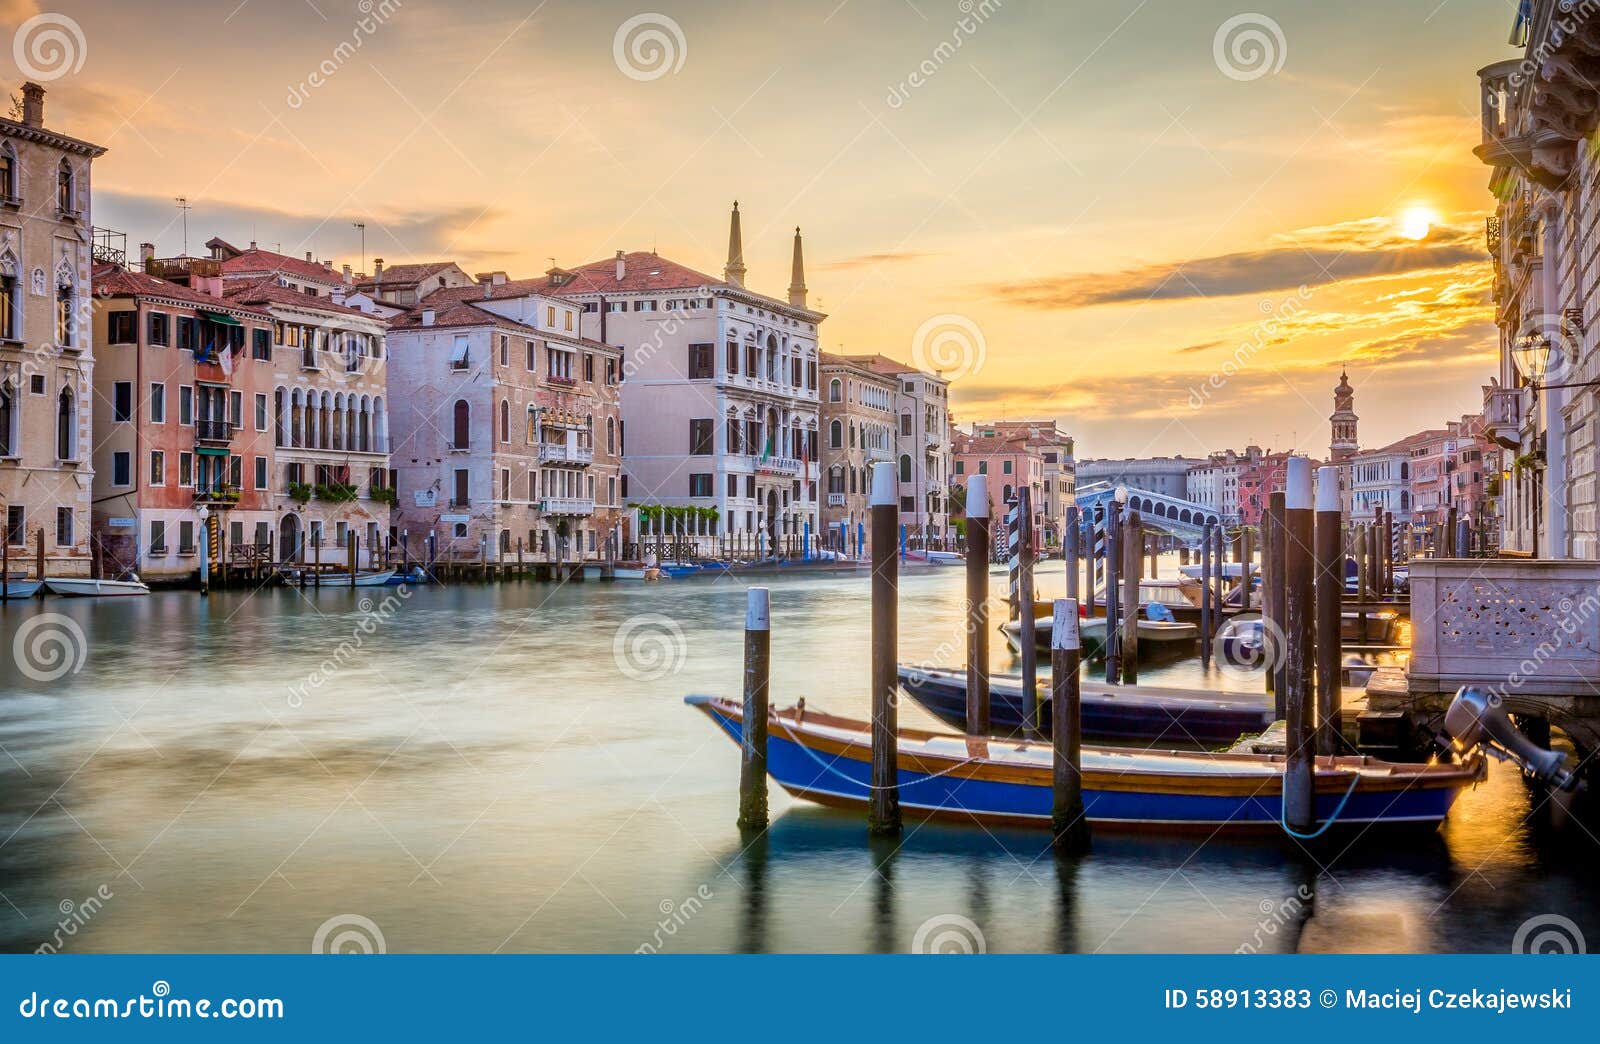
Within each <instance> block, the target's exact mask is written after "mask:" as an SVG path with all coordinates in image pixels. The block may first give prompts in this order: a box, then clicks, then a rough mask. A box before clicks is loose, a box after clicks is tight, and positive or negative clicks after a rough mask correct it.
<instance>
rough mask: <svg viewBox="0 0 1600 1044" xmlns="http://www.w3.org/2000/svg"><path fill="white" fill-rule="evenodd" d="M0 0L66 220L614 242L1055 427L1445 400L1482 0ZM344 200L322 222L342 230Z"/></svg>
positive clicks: (1102, 441)
mask: <svg viewBox="0 0 1600 1044" xmlns="http://www.w3.org/2000/svg"><path fill="white" fill-rule="evenodd" d="M42 5H43V6H41V2H36V0H0V25H3V26H4V28H5V31H6V33H7V34H8V35H9V36H10V38H11V43H12V46H11V47H10V48H0V66H4V67H5V70H6V71H5V75H6V77H7V80H8V85H9V86H10V88H11V89H12V90H13V91H14V90H15V88H16V86H17V85H19V84H20V82H21V81H22V80H23V79H24V78H26V76H28V75H31V76H33V78H35V79H39V80H40V81H41V82H43V83H44V84H45V86H46V88H47V90H48V91H49V95H48V98H47V103H46V124H47V126H49V127H51V128H53V129H56V130H59V131H62V132H63V133H68V134H72V135H74V136H77V137H81V138H86V139H89V140H91V141H94V142H97V143H99V144H102V145H105V146H107V148H108V150H109V151H108V152H107V153H106V155H105V156H104V157H102V158H101V159H99V160H97V161H96V163H95V167H94V175H93V180H94V201H93V207H94V210H93V217H94V221H95V224H96V225H98V226H102V227H109V228H113V229H116V230H118V231H121V232H124V233H126V234H127V237H128V243H129V245H130V248H132V247H133V246H134V245H136V244H137V243H139V242H141V241H151V242H154V243H155V244H156V247H157V253H158V254H159V255H163V256H166V255H174V254H178V253H180V252H182V251H183V249H184V232H183V226H182V220H181V215H180V211H179V210H178V208H177V207H176V205H175V203H174V200H175V197H179V196H182V197H184V198H186V199H187V200H188V202H189V204H190V206H191V208H192V209H190V210H189V211H187V216H188V240H187V245H188V249H189V250H190V251H193V252H202V249H203V248H202V245H203V244H204V242H205V241H206V240H207V239H209V238H210V237H211V236H214V235H217V236H221V237H223V238H224V239H228V240H229V241H231V242H234V243H237V244H241V245H242V244H244V243H247V242H249V241H251V240H254V241H257V242H259V243H260V245H262V246H263V247H267V248H270V249H282V250H283V251H284V252H285V253H290V254H295V255H301V254H303V253H305V252H306V251H311V252H312V253H313V254H314V255H315V256H316V257H317V258H319V259H320V258H327V259H330V260H332V261H333V262H334V264H335V265H336V266H337V265H340V264H344V263H349V264H351V265H352V266H353V267H355V268H357V269H362V268H363V267H366V268H368V269H370V266H371V260H372V258H374V257H381V258H383V259H384V261H385V262H386V263H387V264H391V265H392V264H396V263H399V262H404V261H416V260H433V259H437V258H443V259H453V260H457V261H459V262H460V263H461V265H462V267H464V268H465V269H466V270H467V271H468V272H479V271H487V270H505V271H507V272H509V273H510V274H511V275H512V276H514V277H516V276H526V275H534V274H538V273H541V272H543V271H544V270H545V269H547V268H549V267H550V266H551V263H552V260H553V261H554V262H555V263H557V264H560V265H562V266H566V267H571V266H574V265H577V264H582V263H585V262H589V261H594V260H599V259H602V258H606V257H609V256H611V255H612V254H614V253H615V252H616V251H617V250H630V251H632V250H647V249H655V250H657V251H659V252H660V253H661V254H662V255H663V256H667V257H670V258H672V259H674V260H676V261H679V262H681V263H684V264H687V265H689V266H691V267H694V268H698V269H700V270H702V271H705V272H709V273H712V274H714V275H720V273H721V271H722V265H723V262H724V260H725V255H726V242H727V214H728V210H729V208H730V206H731V203H732V201H733V200H735V199H737V200H739V202H740V209H741V212H742V214H743V216H744V252H745V261H746V264H747V266H748V268H749V272H748V275H747V277H746V278H747V284H748V285H749V286H751V287H752V288H753V289H756V290H760V291H763V292H766V293H769V294H772V295H774V296H778V297H783V296H784V295H785V291H786V288H787V286H788V281H789V279H788V277H789V251H790V244H791V236H792V234H793V229H794V228H795V227H796V226H799V227H801V228H802V229H803V232H804V237H805V250H806V260H807V283H808V284H809V287H810V303H811V305H812V306H813V307H815V308H817V309H819V310H821V311H824V312H826V313H828V316H829V317H828V319H827V320H826V321H825V322H824V323H823V324H822V327H821V339H822V343H823V347H824V349H825V350H829V351H848V352H851V353H865V352H882V353H884V354H887V355H890V356H894V357H896V358H900V359H902V360H904V361H907V362H914V363H917V364H919V365H923V366H926V367H930V368H931V367H938V368H941V369H942V370H943V371H944V372H946V374H947V375H950V376H953V377H954V378H955V379H956V380H955V384H954V388H953V391H952V396H951V399H952V408H953V410H954V412H955V414H956V419H957V422H958V423H959V424H966V423H971V422H974V421H979V420H986V419H994V418H1002V417H1013V418H1014V417H1024V416H1028V417H1054V418H1057V419H1059V420H1060V422H1061V423H1062V425H1063V426H1064V427H1065V428H1066V429H1067V430H1068V431H1069V432H1071V433H1072V434H1074V435H1075V436H1076V437H1077V438H1078V444H1079V451H1078V452H1079V456H1080V457H1098V456H1119V457H1120V456H1143V455H1154V454H1185V455H1203V454H1204V453H1206V452H1208V451H1211V450H1217V449H1221V448H1224V447H1228V446H1233V447H1236V448H1239V447H1242V446H1244V445H1245V444H1246V443H1249V442H1255V443H1257V444H1260V445H1264V446H1268V447H1270V448H1274V449H1289V448H1294V449H1299V450H1301V451H1304V452H1309V453H1312V454H1314V455H1324V454H1326V452H1327V444H1328V422H1327V415H1328V414H1329V413H1330V412H1331V410H1332V389H1333V387H1334V385H1335V384H1336V383H1337V381H1338V376H1339V371H1340V368H1341V367H1348V369H1349V373H1350V379H1351V382H1352V384H1354V385H1355V387H1356V410H1357V412H1358V413H1359V414H1360V416H1361V425H1360V431H1361V441H1362V443H1363V445H1364V446H1379V445H1383V444H1385V443H1387V442H1390V441H1393V440H1394V439H1397V438H1399V437H1401V436H1403V435H1406V434H1408V433H1410V432H1412V431H1416V430H1418V429H1421V428H1426V427H1437V426H1440V425H1442V424H1443V423H1444V422H1445V421H1446V420H1451V419H1457V418H1459V417H1460V416H1461V415H1462V414H1463V413H1469V412H1477V410H1478V409H1479V408H1480V407H1481V399H1482V395H1481V386H1482V385H1483V384H1484V383H1486V382H1487V380H1488V377H1489V375H1490V373H1491V372H1492V371H1493V370H1494V368H1495V367H1494V356H1495V343H1496V341H1495V329H1494V326H1493V315H1492V311H1491V305H1490V301H1489V292H1490V282H1491V271H1490V266H1489V262H1488V258H1487V254H1486V253H1485V250H1484V246H1483V219H1484V217H1485V216H1486V215H1487V214H1489V213H1490V212H1491V210H1492V199H1491V197H1490V195H1489V193H1488V190H1487V187H1486V183H1487V174H1488V168H1486V167H1484V166H1483V165H1482V164H1481V163H1479V162H1478V161H1477V160H1476V159H1475V158H1474V157H1473V156H1472V154H1471V149H1472V147H1473V146H1474V145H1476V144H1477V143H1478V135H1479V129H1478V128H1479V122H1478V121H1479V117H1478V91H1477V79H1476V76H1475V70H1476V69H1478V68H1479V67H1481V66H1483V65H1486V64H1488V63H1490V62H1492V61H1496V60H1499V59H1502V58H1505V57H1510V56H1511V54H1512V52H1511V50H1510V48H1509V47H1508V46H1507V44H1506V38H1507V35H1508V32H1509V29H1510V25H1511V18H1512V11H1513V7H1514V4H1513V2H1512V0H1381V2H1371V0H1341V2H1339V3H1337V4H1335V3H1326V2H1316V0H1295V2H1290V0H1249V5H1248V10H1241V0H1228V2H1224V3H1213V2H1210V0H1142V2H1141V0H1099V2H1084V0H987V2H985V0H959V2H956V0H819V2H815V3H813V2H805V0H747V2H742V3H733V2H725V3H716V2H711V0H628V2H612V0H545V2H543V3H538V2H533V3H529V2H509V0H506V2H502V0H474V2H473V3H470V4H464V3H457V2H446V0H388V2H387V3H385V2H384V0H360V2H359V3H357V2H354V0H243V2H240V0H216V2H201V0H166V2H164V3H162V4H159V5H155V4H129V3H126V2H125V0H122V2H116V3H112V2H105V3H101V2H85V3H77V2H60V0H42ZM356 222H362V223H364V224H365V226H366V230H365V253H364V254H363V247H362V239H361V232H360V231H359V230H358V229H356V228H355V227H354V224H355V223H356Z"/></svg>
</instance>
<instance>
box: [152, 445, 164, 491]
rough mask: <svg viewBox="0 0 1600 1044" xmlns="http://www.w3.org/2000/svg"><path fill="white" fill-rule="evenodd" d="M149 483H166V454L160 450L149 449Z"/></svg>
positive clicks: (156, 484) (158, 484)
mask: <svg viewBox="0 0 1600 1044" xmlns="http://www.w3.org/2000/svg"><path fill="white" fill-rule="evenodd" d="M150 484H151V485H152V486H165V485H166V484H167V455H166V453H164V452H162V451H161V450H151V451H150Z"/></svg>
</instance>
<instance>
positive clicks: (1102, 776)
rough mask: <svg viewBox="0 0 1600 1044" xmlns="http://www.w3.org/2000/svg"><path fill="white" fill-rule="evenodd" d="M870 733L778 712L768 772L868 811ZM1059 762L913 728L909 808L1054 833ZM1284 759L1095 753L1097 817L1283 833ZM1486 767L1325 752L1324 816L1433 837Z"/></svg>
mask: <svg viewBox="0 0 1600 1044" xmlns="http://www.w3.org/2000/svg"><path fill="white" fill-rule="evenodd" d="M689 702H690V704H691V705H693V706H695V707H697V708H698V709H699V710H701V711H703V712H704V713H705V714H706V715H707V716H708V717H710V718H711V720H712V721H713V723H715V725H716V726H717V727H718V728H719V729H721V730H722V732H723V733H724V734H725V735H727V736H728V737H729V738H731V739H732V740H733V741H734V742H735V743H739V742H740V736H741V729H742V712H741V708H740V706H739V704H737V703H735V702H733V701H731V700H721V699H714V698H711V697H704V696H691V697H689ZM868 728H869V726H868V724H867V723H866V722H859V721H853V720H851V719H846V718H837V717H834V716H832V715H823V714H817V713H815V712H811V711H805V712H799V711H796V710H794V709H791V710H787V711H782V712H774V713H773V714H772V715H771V718H770V720H769V726H768V738H767V771H768V774H769V775H771V776H772V778H773V779H774V780H775V781H776V782H777V783H778V784H779V785H780V786H781V787H783V789H784V790H786V791H788V792H789V793H790V794H792V795H794V796H795V797H799V798H804V799H806V800H809V801H815V802H818V803H820V804H825V805H835V806H841V807H849V808H863V807H865V806H866V805H867V803H868V799H869V796H870V794H871V774H872V766H871V746H870V740H869V739H868V736H869V733H868ZM1050 755H1051V750H1050V746H1049V744H1037V743H1035V744H1025V743H1018V742H1017V741H1014V740H1007V741H996V742H991V741H990V740H987V739H984V738H969V737H960V736H951V735H942V734H938V733H923V732H915V731H911V730H902V731H901V733H900V736H899V751H898V762H899V772H898V782H899V798H900V807H901V809H902V810H903V811H904V812H905V813H907V814H908V815H912V816H919V817H933V818H950V819H956V820H963V821H967V822H974V821H976V822H979V823H983V824H992V825H1019V826H1035V827H1039V826H1043V827H1048V826H1049V825H1050V812H1051V801H1052V789H1051V775H1050V774H1051V765H1050ZM1282 763H1283V759H1282V758H1281V757H1273V756H1268V755H1253V754H1202V753H1182V752H1140V751H1119V750H1115V749H1110V748H1092V747H1085V748H1084V750H1083V801H1084V809H1085V813H1086V816H1087V818H1088V819H1089V821H1090V822H1091V823H1092V824H1093V825H1094V826H1096V827H1101V828H1104V827H1109V828H1128V829H1137V828H1148V827H1160V828H1162V829H1173V830H1182V829H1195V830H1204V831H1222V830H1227V831H1251V830H1254V831H1268V832H1270V831H1275V830H1278V829H1280V825H1279V817H1280V814H1281V811H1282V803H1281V792H1282V774H1281V773H1282ZM1141 765H1145V766H1150V767H1148V768H1141V767H1139V766H1141ZM1162 766H1166V767H1165V768H1163V767H1162ZM1482 769H1483V763H1482V759H1481V758H1479V757H1476V756H1474V757H1472V758H1471V759H1470V760H1469V761H1468V762H1467V763H1465V764H1462V765H1437V766H1429V765H1397V764H1390V763H1387V762H1380V761H1377V760H1375V759H1372V758H1359V757H1342V758H1319V759H1317V775H1316V796H1315V809H1316V814H1317V817H1318V819H1319V820H1320V821H1326V820H1327V819H1328V818H1329V817H1332V816H1333V815H1334V813H1335V811H1336V810H1338V813H1339V814H1338V817H1337V820H1336V822H1335V827H1336V828H1339V829H1341V830H1342V829H1348V828H1351V827H1357V828H1366V827H1372V826H1378V825H1381V826H1394V827H1408V828H1414V829H1423V830H1431V829H1433V828H1435V827H1437V825H1438V824H1439V823H1440V822H1441V821H1442V820H1443V819H1444V817H1445V816H1446V814H1447V813H1448V812H1449V810H1450V807H1451V805H1452V804H1453V803H1454V801H1455V798H1456V796H1457V795H1458V794H1459V792H1460V791H1461V789H1462V788H1464V787H1466V786H1469V785H1471V784H1472V783H1473V782H1475V781H1476V780H1478V779H1480V778H1481V777H1482V774H1483V773H1482ZM1352 782H1354V787H1353V788H1352ZM1347 794H1348V797H1346V795H1347ZM1341 804H1342V805H1343V807H1342V809H1341V808H1340V806H1341Z"/></svg>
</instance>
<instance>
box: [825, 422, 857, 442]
mask: <svg viewBox="0 0 1600 1044" xmlns="http://www.w3.org/2000/svg"><path fill="white" fill-rule="evenodd" d="M853 433H854V429H852V434H853ZM828 448H829V449H843V448H844V425H843V424H842V423H840V422H839V421H837V420H835V421H833V422H832V423H830V424H829V425H828Z"/></svg>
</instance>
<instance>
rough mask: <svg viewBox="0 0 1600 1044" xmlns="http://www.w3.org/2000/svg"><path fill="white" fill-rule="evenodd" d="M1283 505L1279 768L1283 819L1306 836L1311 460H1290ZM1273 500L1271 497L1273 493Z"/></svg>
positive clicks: (1311, 777) (1311, 705)
mask: <svg viewBox="0 0 1600 1044" xmlns="http://www.w3.org/2000/svg"><path fill="white" fill-rule="evenodd" d="M1284 485H1285V487H1286V489H1285V490H1284V501H1283V514H1282V518H1283V528H1282V530H1281V532H1282V534H1283V540H1282V541H1281V542H1280V546H1281V547H1282V548H1283V571H1282V574H1283V603H1282V604H1283V621H1284V624H1283V634H1284V643H1283V645H1284V652H1283V667H1284V669H1283V682H1284V691H1283V700H1284V703H1285V705H1286V707H1285V709H1286V710H1287V714H1286V715H1285V725H1286V729H1285V743H1284V745H1285V750H1286V752H1287V757H1286V759H1285V763H1284V768H1283V811H1284V819H1285V821H1286V822H1287V823H1288V824H1289V827H1290V828H1291V829H1293V830H1299V831H1310V830H1311V828H1312V827H1313V826H1315V825H1316V808H1315V800H1314V799H1315V792H1316V778H1315V777H1316V760H1315V757H1314V754H1315V749H1316V748H1315V745H1314V744H1315V737H1314V726H1315V719H1316V699H1315V692H1314V690H1313V687H1312V679H1313V677H1314V675H1315V661H1314V657H1313V653H1312V642H1313V641H1314V640H1315V636H1316V632H1315V629H1314V625H1315V619H1316V610H1315V606H1316V594H1315V587H1314V582H1315V576H1316V568H1315V562H1314V556H1313V554H1312V546H1313V544H1314V543H1315V540H1316V535H1315V515H1314V511H1313V504H1312V493H1311V461H1310V460H1308V459H1307V458H1305V457H1290V458H1289V460H1288V462H1287V469H1286V476H1285V482H1284ZM1274 496H1275V497H1276V494H1274Z"/></svg>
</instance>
